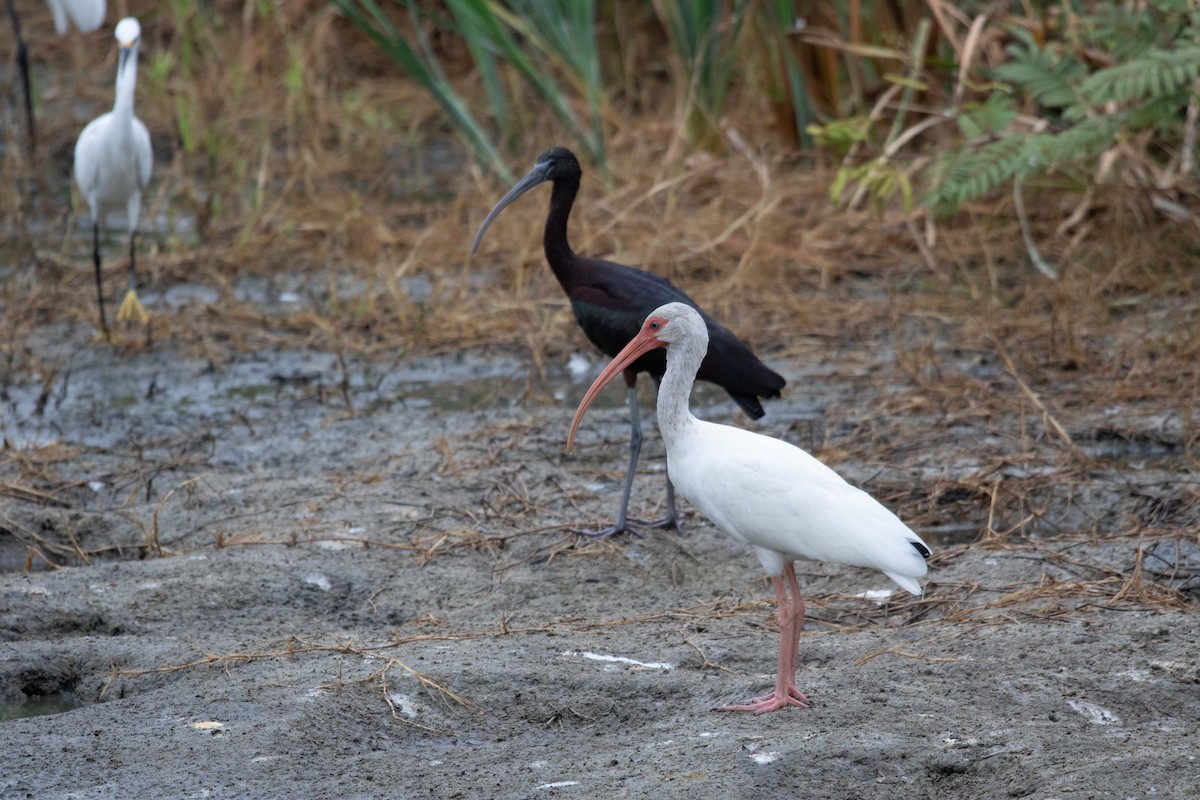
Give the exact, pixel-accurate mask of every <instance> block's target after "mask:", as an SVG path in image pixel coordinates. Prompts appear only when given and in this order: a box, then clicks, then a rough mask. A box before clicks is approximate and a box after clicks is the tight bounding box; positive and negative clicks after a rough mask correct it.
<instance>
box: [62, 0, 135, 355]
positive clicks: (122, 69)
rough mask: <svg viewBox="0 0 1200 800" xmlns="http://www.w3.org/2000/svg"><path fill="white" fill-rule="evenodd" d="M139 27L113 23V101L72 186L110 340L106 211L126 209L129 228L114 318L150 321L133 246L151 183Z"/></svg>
mask: <svg viewBox="0 0 1200 800" xmlns="http://www.w3.org/2000/svg"><path fill="white" fill-rule="evenodd" d="M141 37H142V29H141V26H140V25H139V24H138V21H137V20H136V19H134V18H133V17H126V18H125V19H123V20H121V21H120V22H118V23H117V30H116V38H117V45H118V46H119V47H120V58H119V60H118V62H117V99H116V103H115V104H114V105H113V110H112V111H110V112H108V113H107V114H102V115H100V116H99V117H96V119H94V120H92V121H91V122H89V123H88V125H87V127H86V128H84V129H83V133H81V134H79V141H77V142H76V143H75V182H76V183H78V184H79V189H80V190H81V191H82V192H83V196H84V197H85V198H86V199H87V203H88V209H89V210H90V211H91V215H92V258H93V261H94V263H95V267H96V293H97V299H98V301H99V305H100V328H101V330H102V331H103V332H104V335H105V337H108V335H109V333H108V322H107V320H106V319H105V317H104V288H103V285H102V282H101V278H100V225H101V223H103V222H104V220H105V219H106V218H107V215H108V213H109V212H110V211H112V210H114V209H117V210H119V209H121V208H122V207H124V209H125V213H126V215H127V218H128V225H129V290H128V291H127V292H126V293H125V299H124V300H123V301H122V303H121V308H120V310H119V311H118V312H117V320H118V321H122V320H126V319H137V320H138V321H139V322H141V323H143V324H145V323H146V322H148V321H149V316H148V315H147V314H146V310H145V309H144V308H142V304H141V302H140V301H139V300H138V296H137V266H136V260H135V247H134V244H135V242H136V239H137V224H138V212H139V211H140V210H141V203H142V190H143V189H144V188H146V184H147V183H149V181H150V166H151V161H152V157H151V152H150V133H149V131H147V130H146V126H145V125H143V124H142V121H141V120H140V119H138V118H137V117H136V116H134V114H133V95H134V91H135V90H136V89H137V60H138V43H139V42H140V41H141Z"/></svg>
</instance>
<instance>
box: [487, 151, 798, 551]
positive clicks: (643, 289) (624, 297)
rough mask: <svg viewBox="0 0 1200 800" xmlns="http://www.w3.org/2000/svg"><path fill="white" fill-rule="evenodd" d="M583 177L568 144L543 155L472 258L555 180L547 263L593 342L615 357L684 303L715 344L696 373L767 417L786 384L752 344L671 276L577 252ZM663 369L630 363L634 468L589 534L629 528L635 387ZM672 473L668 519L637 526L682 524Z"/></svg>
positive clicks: (652, 362)
mask: <svg viewBox="0 0 1200 800" xmlns="http://www.w3.org/2000/svg"><path fill="white" fill-rule="evenodd" d="M582 175H583V171H582V170H581V169H580V167H579V161H578V160H577V159H576V158H575V154H574V153H572V152H571V151H570V150H567V149H566V148H565V147H552V148H550V149H549V150H547V151H546V152H544V153H542V154H541V155H540V156H538V158H537V161H536V162H535V163H534V165H533V169H531V170H530V171H529V173H528V174H527V175H526V176H525V177H523V178H521V180H520V181H518V182H517V183H516V185H514V186H513V187H512V188H511V189H509V190H508V193H507V194H505V195H504V197H502V198H500V202H498V203H496V206H495V208H493V209H492V210H491V211H490V212H489V213H488V215H487V217H486V218H485V219H484V220H483V224H482V225H480V226H479V232H478V233H476V234H475V241H474V242H472V244H471V254H472V255H474V254H475V253H476V251H478V249H479V243H480V242H481V241H482V240H483V235H484V233H485V232H486V231H487V229H488V226H489V225H491V224H492V220H494V219H495V218H496V217H497V216H498V215H499V214H500V212H501V211H503V210H504V208H505V207H506V206H508V205H509V204H510V203H512V202H513V201H514V200H516V199H517V198H518V197H520V196H521V195H523V194H525V193H526V192H528V191H529V190H530V189H532V188H533V187H535V186H537V185H538V184H540V183H545V182H546V181H550V182H551V183H553V184H554V188H553V190H552V191H551V193H550V213H549V215H548V216H547V217H546V229H545V233H544V235H543V239H542V243H543V246H544V248H545V252H546V261H547V262H549V264H550V269H551V270H552V271H553V272H554V277H556V278H557V279H558V282H559V284H560V285H561V286H562V288H563V291H564V292H566V293H567V297H568V298H570V300H571V310H572V311H573V312H574V314H575V319H576V321H577V322H578V323H579V326H580V327H581V328H583V332H584V334H586V335H587V338H588V339H589V340H590V341H591V343H592V344H594V345H595V346H596V347H597V348H599V350H600V352H602V353H604V354H605V355H607V356H609V357H611V356H613V355H615V354H616V353H617V352H619V351H620V350H621V348H622V346H624V344H625V343H626V342H628V341H629V340H630V339H631V338H632V337H633V336H634V334H636V333H637V331H638V329H639V328H640V327H641V324H642V320H643V319H645V318H646V315H647V314H648V313H650V312H651V311H653V310H654V309H655V308H658V307H659V306H661V305H663V304H664V303H671V302H679V303H686V304H687V305H689V306H691V307H692V308H695V309H696V310H697V311H698V312H699V313H700V316H701V318H702V319H703V320H704V322H705V323H706V324H707V326H708V338H709V341H710V342H711V346H710V347H709V351H708V355H707V356H706V357H705V358H704V361H703V363H702V364H701V365H700V372H699V375H698V377H699V378H700V380H704V381H709V382H710V383H715V384H717V385H718V386H720V387H721V388H723V389H725V391H727V392H729V395H730V397H732V398H733V399H734V401H735V402H737V404H738V405H739V406H741V408H742V410H743V411H745V412H746V413H747V414H749V415H750V417H751V418H753V419H759V418H760V417H762V415H763V408H762V404H761V403H759V398H760V397H779V391H780V390H781V389H782V388H783V386H784V383H785V381H784V379H783V377H782V376H780V375H778V374H776V373H775V372H773V371H772V370H770V369H769V368H767V366H766V365H764V364H763V363H762V362H761V361H759V360H758V358H757V357H756V356H755V355H754V353H752V352H751V351H750V348H749V347H747V346H746V345H745V344H744V343H742V342H741V341H740V340H739V339H738V338H737V337H736V336H734V335H733V334H732V333H730V332H729V331H728V330H727V329H726V328H725V327H723V326H722V325H721V324H720V323H719V322H716V321H715V320H713V319H712V318H711V317H709V316H708V315H707V314H705V313H704V311H703V310H701V309H700V307H699V306H697V305H696V303H695V301H693V300H692V299H691V298H690V297H688V296H687V295H686V294H684V293H683V292H682V291H681V290H680V289H679V288H678V287H676V286H675V285H674V284H673V283H671V282H670V281H669V280H667V279H666V278H663V277H661V276H659V275H654V274H653V273H650V272H646V271H644V270H640V269H635V268H634V267H627V266H625V265H624V264H617V263H614V262H612V261H604V260H602V259H598V258H587V257H585V256H581V255H578V254H576V253H575V251H573V250H572V249H571V245H570V244H569V242H568V241H567V220H568V218H569V217H570V215H571V206H572V205H573V204H574V202H575V195H576V194H577V193H578V191H579V181H580V177H581V176H582ZM665 370H666V359H665V358H664V357H663V354H662V353H659V352H652V353H648V354H646V355H644V356H643V357H641V358H638V359H637V360H635V361H633V362H631V363H629V364H628V365H626V367H625V372H624V377H625V385H626V386H627V387H628V391H627V394H628V403H629V420H630V429H631V435H630V443H629V449H630V454H629V469H628V471H627V472H626V475H625V486H624V489H623V491H622V494H621V507H620V510H619V511H618V513H617V520H616V522H615V523H614V524H613V525H612V526H611V527H609V528H606V529H604V530H601V531H598V532H595V533H590V534H589V535H591V536H596V537H600V536H610V535H612V534H616V533H621V532H623V531H625V530H628V529H629V520H628V519H627V514H628V509H629V494H630V491H631V489H632V488H633V475H634V471H635V469H636V467H637V461H638V455H639V454H640V452H641V447H642V426H641V420H640V415H639V413H638V401H637V392H636V382H637V376H638V374H639V373H642V372H646V373H649V374H650V376H651V377H652V378H654V380H655V382H658V381H659V380H661V379H662V376H663V372H664V371H665ZM669 470H670V467H669V466H668V475H667V514H666V516H665V517H664V518H663V519H661V520H658V521H655V522H648V523H638V524H642V525H646V526H648V527H667V526H672V525H674V526H676V527H678V522H677V517H676V512H675V493H674V489H673V488H672V486H671V477H670V474H669Z"/></svg>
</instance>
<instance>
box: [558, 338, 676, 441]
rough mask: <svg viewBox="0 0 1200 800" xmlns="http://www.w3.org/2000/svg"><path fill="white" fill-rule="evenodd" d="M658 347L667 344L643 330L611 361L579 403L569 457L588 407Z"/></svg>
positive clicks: (571, 433) (570, 438) (572, 424)
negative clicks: (625, 370) (629, 367)
mask: <svg viewBox="0 0 1200 800" xmlns="http://www.w3.org/2000/svg"><path fill="white" fill-rule="evenodd" d="M656 347H666V343H665V342H660V341H659V340H658V339H656V338H655V336H654V331H650V330H647V329H645V328H643V329H642V330H641V331H639V332H638V335H637V336H635V337H633V340H632V341H631V342H630V343H629V344H627V345H625V347H624V348H623V349H622V350H621V352H619V353H617V355H616V358H614V359H613V360H612V361H610V362H609V363H608V366H607V367H605V368H604V371H603V372H601V373H600V375H599V376H598V377H597V378H596V380H595V381H593V382H592V385H591V386H590V387H588V390H587V393H586V394H585V395H584V396H583V399H582V400H580V401H579V408H577V409H575V417H574V419H572V420H571V430H570V432H569V433H567V454H568V455H569V454H570V453H571V451H572V450H574V449H575V432H576V431H577V430H579V423H581V422H583V415H584V413H586V412H587V410H588V406H590V405H591V404H592V401H593V400H595V399H596V396H597V395H598V394H600V392H601V391H603V389H604V387H605V386H607V385H608V384H610V383H612V381H613V379H614V378H616V377H617V376H618V375H620V374H621V372H622V371H624V369H625V368H626V367H628V366H629V365H630V364H632V363H633V362H635V361H637V360H638V359H639V358H641V357H642V355H644V354H645V353H648V352H650V351H651V350H653V349H654V348H656Z"/></svg>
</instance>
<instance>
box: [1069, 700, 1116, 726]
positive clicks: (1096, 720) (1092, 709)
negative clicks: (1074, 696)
mask: <svg viewBox="0 0 1200 800" xmlns="http://www.w3.org/2000/svg"><path fill="white" fill-rule="evenodd" d="M1067 705H1069V706H1070V707H1071V708H1073V709H1074V710H1076V711H1078V712H1079V713H1080V714H1082V715H1083V716H1085V717H1087V718H1088V722H1091V723H1093V724H1095V725H1111V724H1113V723H1114V722H1120V721H1121V718H1120V717H1118V716H1117V715H1116V714H1114V713H1113V712H1111V711H1109V710H1108V709H1107V708H1105V707H1104V706H1098V705H1096V704H1095V703H1089V702H1087V701H1086V700H1068V701H1067Z"/></svg>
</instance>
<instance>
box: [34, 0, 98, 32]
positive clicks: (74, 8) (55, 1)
mask: <svg viewBox="0 0 1200 800" xmlns="http://www.w3.org/2000/svg"><path fill="white" fill-rule="evenodd" d="M47 4H48V5H49V6H50V13H52V14H53V15H54V32H55V33H57V34H58V35H59V36H66V34H67V29H68V26H69V25H71V24H73V25H74V26H75V27H76V28H78V29H79V32H80V33H91V32H92V31H94V30H96V29H97V28H99V27H100V26H101V25H102V24H104V10H105V9H104V0H47Z"/></svg>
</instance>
